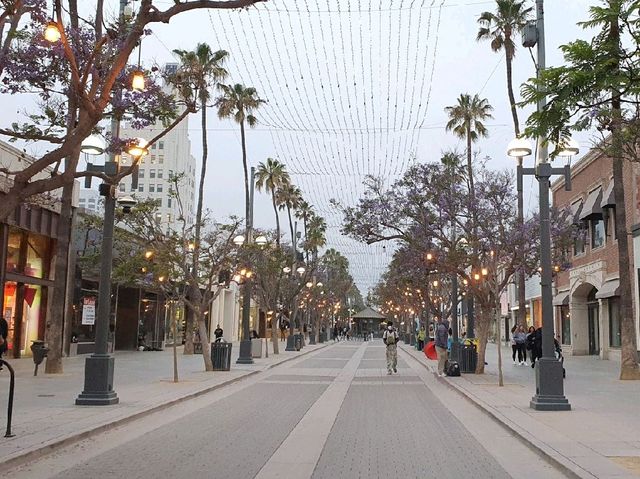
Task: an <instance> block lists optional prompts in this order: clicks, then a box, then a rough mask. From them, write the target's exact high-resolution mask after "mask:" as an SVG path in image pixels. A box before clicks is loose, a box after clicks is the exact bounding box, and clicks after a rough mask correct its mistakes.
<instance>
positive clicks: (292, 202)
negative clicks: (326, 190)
mask: <svg viewBox="0 0 640 479" xmlns="http://www.w3.org/2000/svg"><path fill="white" fill-rule="evenodd" d="M276 195H277V197H278V203H279V208H280V209H281V210H283V209H285V208H286V209H287V215H288V217H289V228H290V229H291V244H295V238H294V235H295V232H294V231H293V219H292V216H291V212H292V211H295V210H297V209H298V208H299V206H300V203H301V202H302V201H303V199H302V191H300V188H298V187H297V186H296V185H294V184H293V183H287V184H285V185H283V186H282V187H281V188H280V189H279V190H278V191H277V192H276Z"/></svg>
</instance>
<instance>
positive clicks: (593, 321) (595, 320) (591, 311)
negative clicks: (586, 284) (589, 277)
mask: <svg viewBox="0 0 640 479" xmlns="http://www.w3.org/2000/svg"><path fill="white" fill-rule="evenodd" d="M596 292H597V289H596V288H593V289H592V290H591V292H589V295H588V296H587V320H588V323H589V354H591V355H598V354H600V305H599V304H598V300H597V299H596Z"/></svg>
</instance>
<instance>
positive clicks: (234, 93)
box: [215, 83, 265, 222]
mask: <svg viewBox="0 0 640 479" xmlns="http://www.w3.org/2000/svg"><path fill="white" fill-rule="evenodd" d="M218 87H219V88H220V90H221V91H222V95H221V96H219V97H218V98H217V99H216V101H215V106H216V107H217V108H218V117H219V118H220V119H222V120H224V119H227V118H233V120H234V121H235V122H236V123H238V124H239V125H240V141H241V143H242V167H243V168H244V195H245V215H246V217H245V218H246V220H245V221H247V222H248V221H249V220H250V218H251V212H250V211H249V209H250V207H251V205H250V199H249V168H248V167H247V138H246V135H245V126H244V125H245V123H246V124H248V125H249V127H251V128H253V127H254V126H255V125H256V123H257V122H258V120H257V119H256V117H255V116H254V115H253V112H254V111H255V110H256V109H258V108H259V107H260V105H262V104H263V103H265V101H264V100H262V99H261V98H260V97H259V96H258V92H257V91H256V89H255V88H253V87H245V86H244V85H241V84H239V83H236V84H235V85H218Z"/></svg>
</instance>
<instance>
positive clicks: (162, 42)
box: [10, 0, 597, 295]
mask: <svg viewBox="0 0 640 479" xmlns="http://www.w3.org/2000/svg"><path fill="white" fill-rule="evenodd" d="M596 1H597V0H547V1H546V2H545V30H546V46H547V65H548V66H551V65H559V64H561V62H562V57H561V55H560V52H559V50H558V46H559V45H561V44H563V43H566V42H569V41H572V40H574V39H576V38H588V32H585V31H583V30H582V28H580V27H578V26H576V23H577V22H578V21H581V20H585V19H586V18H587V13H588V7H589V5H591V4H594V3H595V2H596ZM92 3H93V2H89V0H85V4H86V5H87V6H88V5H90V4H92ZM105 3H106V4H107V5H108V6H109V7H108V8H110V9H111V11H112V12H115V11H116V9H117V2H115V1H113V0H107V1H106V2H105ZM172 3H173V1H172V0H168V1H166V0H162V1H158V0H156V1H154V5H157V7H158V8H160V9H162V8H165V7H168V6H170V5H171V4H172ZM530 3H531V5H532V6H533V2H530ZM494 6H495V2H494V1H493V0H492V1H478V0H268V1H267V2H265V3H262V4H259V5H258V6H257V7H252V8H249V9H245V10H241V11H237V10H235V11H228V10H224V11H223V10H211V11H202V10H200V11H196V12H188V13H185V14H181V15H180V16H178V17H175V18H174V19H172V20H171V22H170V23H169V24H167V25H164V24H163V25H152V26H151V28H152V31H153V34H152V35H151V36H149V37H147V38H146V39H145V40H144V42H143V44H142V50H141V53H142V61H143V64H144V65H145V66H147V67H149V66H151V65H153V64H159V65H162V64H164V63H167V62H175V61H177V60H176V58H175V55H174V54H173V53H172V51H173V49H176V48H179V49H186V50H189V49H193V48H194V47H195V46H196V44H197V43H199V42H205V43H208V44H209V45H210V46H211V47H212V48H213V49H214V50H217V49H224V50H227V51H228V52H229V53H230V58H229V62H228V64H227V69H228V70H229V72H230V77H229V79H228V80H227V82H228V83H244V84H245V85H247V86H253V87H255V88H256V89H257V91H258V93H259V95H260V96H261V97H262V98H263V99H265V100H267V104H266V105H265V106H263V107H262V108H261V109H260V110H258V111H257V112H256V116H257V117H258V120H259V123H258V125H257V126H256V128H254V129H253V130H250V131H248V133H247V147H248V154H249V155H248V156H249V163H250V165H252V166H257V165H258V164H259V163H260V162H262V161H265V160H266V159H267V158H269V157H271V158H277V159H279V160H280V161H282V162H284V163H285V164H286V165H287V168H288V170H289V172H290V173H291V176H292V179H293V181H294V183H296V184H297V185H298V186H299V187H300V188H301V189H302V191H303V195H304V196H305V199H307V200H308V201H309V202H310V203H311V204H312V205H314V207H315V209H316V212H317V213H318V214H320V215H321V216H323V217H325V218H326V220H327V223H328V225H329V230H328V234H327V247H334V248H336V249H338V250H339V251H341V252H342V253H343V254H345V255H346V256H347V258H348V259H349V261H350V267H351V273H352V275H353V277H354V280H355V282H356V284H357V285H358V287H359V288H360V290H361V291H362V293H363V294H364V295H366V293H367V291H368V289H369V288H371V287H372V286H374V285H375V283H376V282H377V281H378V279H379V277H380V275H381V274H382V273H383V272H384V270H385V267H386V265H387V263H388V262H389V260H390V258H391V255H392V251H393V245H391V244H388V245H381V244H377V245H371V246H367V245H363V244H361V243H358V242H356V241H354V240H351V239H349V238H346V237H344V236H342V235H341V234H340V231H339V230H340V225H341V220H342V216H341V214H340V211H339V210H338V209H336V208H335V207H334V206H332V204H331V200H337V201H338V202H339V203H340V204H342V205H344V206H350V205H354V204H356V203H357V201H358V198H359V197H360V195H361V193H362V191H363V187H362V181H363V180H364V178H365V175H375V176H379V177H382V178H383V179H384V180H385V181H386V182H387V184H391V183H392V182H393V181H394V180H395V179H397V178H398V177H399V176H401V175H402V173H403V172H404V171H405V170H406V168H407V167H408V166H409V165H410V164H411V163H412V162H413V161H418V162H429V161H438V159H439V158H440V154H441V152H443V151H444V150H448V149H451V148H457V149H458V150H459V151H461V152H462V151H463V149H464V145H463V144H462V143H461V142H460V140H458V139H457V138H455V137H454V136H453V135H452V134H451V133H447V132H446V131H445V128H444V125H445V124H446V121H447V118H446V114H445V112H444V108H445V107H446V106H448V105H453V104H455V102H456V99H457V97H458V96H459V95H460V94H461V93H470V94H475V93H479V94H480V95H481V97H485V98H487V99H488V101H489V102H490V103H491V105H493V107H494V109H495V110H494V113H493V115H494V118H493V119H492V120H489V121H488V122H487V125H488V127H489V134H490V136H489V138H487V139H482V140H481V141H479V142H478V143H477V144H476V145H475V148H476V149H477V151H478V152H480V153H481V155H482V156H485V155H486V156H489V157H490V161H489V167H490V168H495V169H504V168H510V169H512V171H514V172H515V165H514V162H513V161H512V160H511V159H510V158H508V157H506V154H505V150H506V145H507V143H508V142H509V141H510V140H511V139H512V138H513V124H512V120H511V115H510V111H509V108H508V98H507V93H506V69H505V61H504V54H503V53H493V52H492V51H491V49H490V47H489V44H488V43H486V42H482V43H478V42H476V40H475V37H476V34H477V30H478V25H477V21H476V20H477V18H478V16H479V15H480V13H481V12H483V11H486V10H493V8H494ZM134 8H135V4H134ZM517 43H518V45H519V44H520V41H519V40H518V42H517ZM533 53H535V52H533ZM513 69H514V85H516V87H518V86H519V85H520V84H521V83H522V82H524V81H525V80H526V79H527V78H529V77H531V76H533V75H534V74H535V67H534V63H533V60H532V57H531V55H530V53H529V51H527V50H526V49H524V48H522V47H520V48H519V49H518V51H517V53H516V59H515V62H514V67H513ZM517 94H518V91H516V95H517ZM10 101H15V99H11V100H10ZM527 113H528V112H527V111H520V122H521V124H522V123H524V121H525V119H526V116H527ZM189 132H190V137H191V142H192V152H193V155H194V156H195V157H196V158H197V159H198V162H199V161H200V160H199V158H200V156H201V151H202V149H201V142H200V137H201V133H202V132H201V129H200V121H199V118H198V117H192V118H190V124H189ZM207 138H208V141H209V149H210V156H209V163H208V165H209V167H208V172H207V178H206V184H207V188H206V197H205V205H206V207H207V208H209V209H210V210H211V211H212V213H213V215H214V216H215V217H216V218H218V219H224V218H225V217H228V216H229V215H239V216H243V212H244V191H243V176H242V175H243V173H242V161H241V146H240V134H239V129H238V127H237V125H235V124H234V123H232V122H230V121H219V120H218V119H217V118H216V115H215V111H214V109H211V111H210V120H209V127H208V129H207ZM576 139H577V140H578V141H579V143H580V145H581V149H582V152H581V154H582V153H585V152H586V151H587V149H588V147H589V145H590V140H589V137H588V136H586V135H585V136H579V137H576ZM529 161H530V162H532V161H533V160H532V159H529ZM536 189H537V184H536V183H535V180H534V179H532V178H526V179H525V210H526V211H528V212H533V211H535V209H536V207H537V197H536V194H535V190H536ZM255 198H256V200H255V213H254V218H255V220H254V222H255V224H256V226H258V227H262V228H274V226H275V219H274V216H273V210H272V207H271V203H270V199H269V197H268V196H267V195H266V194H264V193H257V194H256V197H255ZM283 225H286V221H283Z"/></svg>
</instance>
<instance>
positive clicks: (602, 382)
mask: <svg viewBox="0 0 640 479" xmlns="http://www.w3.org/2000/svg"><path fill="white" fill-rule="evenodd" d="M401 347H402V348H403V350H405V351H406V352H408V353H409V354H411V355H412V356H413V357H415V358H417V359H418V360H419V361H420V362H422V363H423V364H425V365H426V366H427V367H428V368H429V369H430V370H431V371H435V369H436V366H437V362H436V361H429V360H427V359H426V357H425V356H424V354H422V353H421V352H419V351H416V350H415V348H409V347H408V346H406V345H404V344H403V345H402V346H401ZM502 351H503V359H504V368H503V372H504V382H505V386H504V387H502V388H501V387H498V375H497V374H498V370H497V362H498V361H497V348H496V346H495V345H489V347H488V351H487V362H488V363H489V364H488V365H487V366H486V371H487V372H486V374H484V375H481V376H476V375H474V374H463V375H462V377H455V378H446V379H441V381H442V382H447V383H449V384H450V385H451V386H453V387H454V388H455V389H457V390H458V391H459V392H460V393H462V394H464V395H465V396H466V397H468V398H469V399H471V400H472V401H473V402H474V403H475V404H476V405H478V406H480V407H481V408H483V409H484V410H485V411H487V412H489V413H490V414H491V415H492V416H494V417H495V418H496V419H497V420H499V421H500V422H501V423H503V424H504V425H506V426H507V427H508V428H509V429H511V430H512V431H513V432H514V433H516V434H518V435H520V436H521V437H522V438H523V439H524V440H526V441H527V442H528V443H530V444H531V445H533V446H534V447H536V448H537V449H538V450H539V451H540V452H541V453H542V454H544V455H545V456H547V457H548V458H552V459H554V460H556V461H557V462H558V463H560V464H562V465H563V466H564V467H566V468H567V469H568V470H569V471H571V472H572V473H573V474H574V475H576V476H578V477H582V478H591V479H592V478H600V479H604V478H612V479H613V478H616V479H622V478H631V477H639V476H640V414H639V406H638V405H639V402H638V401H639V399H640V382H638V381H619V380H618V379H617V378H618V373H619V363H617V362H615V361H602V360H600V359H596V358H593V357H584V356H583V357H567V358H566V359H565V368H566V371H567V378H566V380H565V395H566V397H567V398H568V399H569V402H570V403H571V406H572V411H567V412H539V411H534V410H532V409H530V408H529V401H530V399H531V397H532V396H533V395H534V393H535V376H534V371H533V369H532V368H531V367H530V366H529V365H527V366H516V365H514V364H513V362H512V360H511V356H510V353H511V348H508V349H507V347H506V346H503V349H502Z"/></svg>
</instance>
